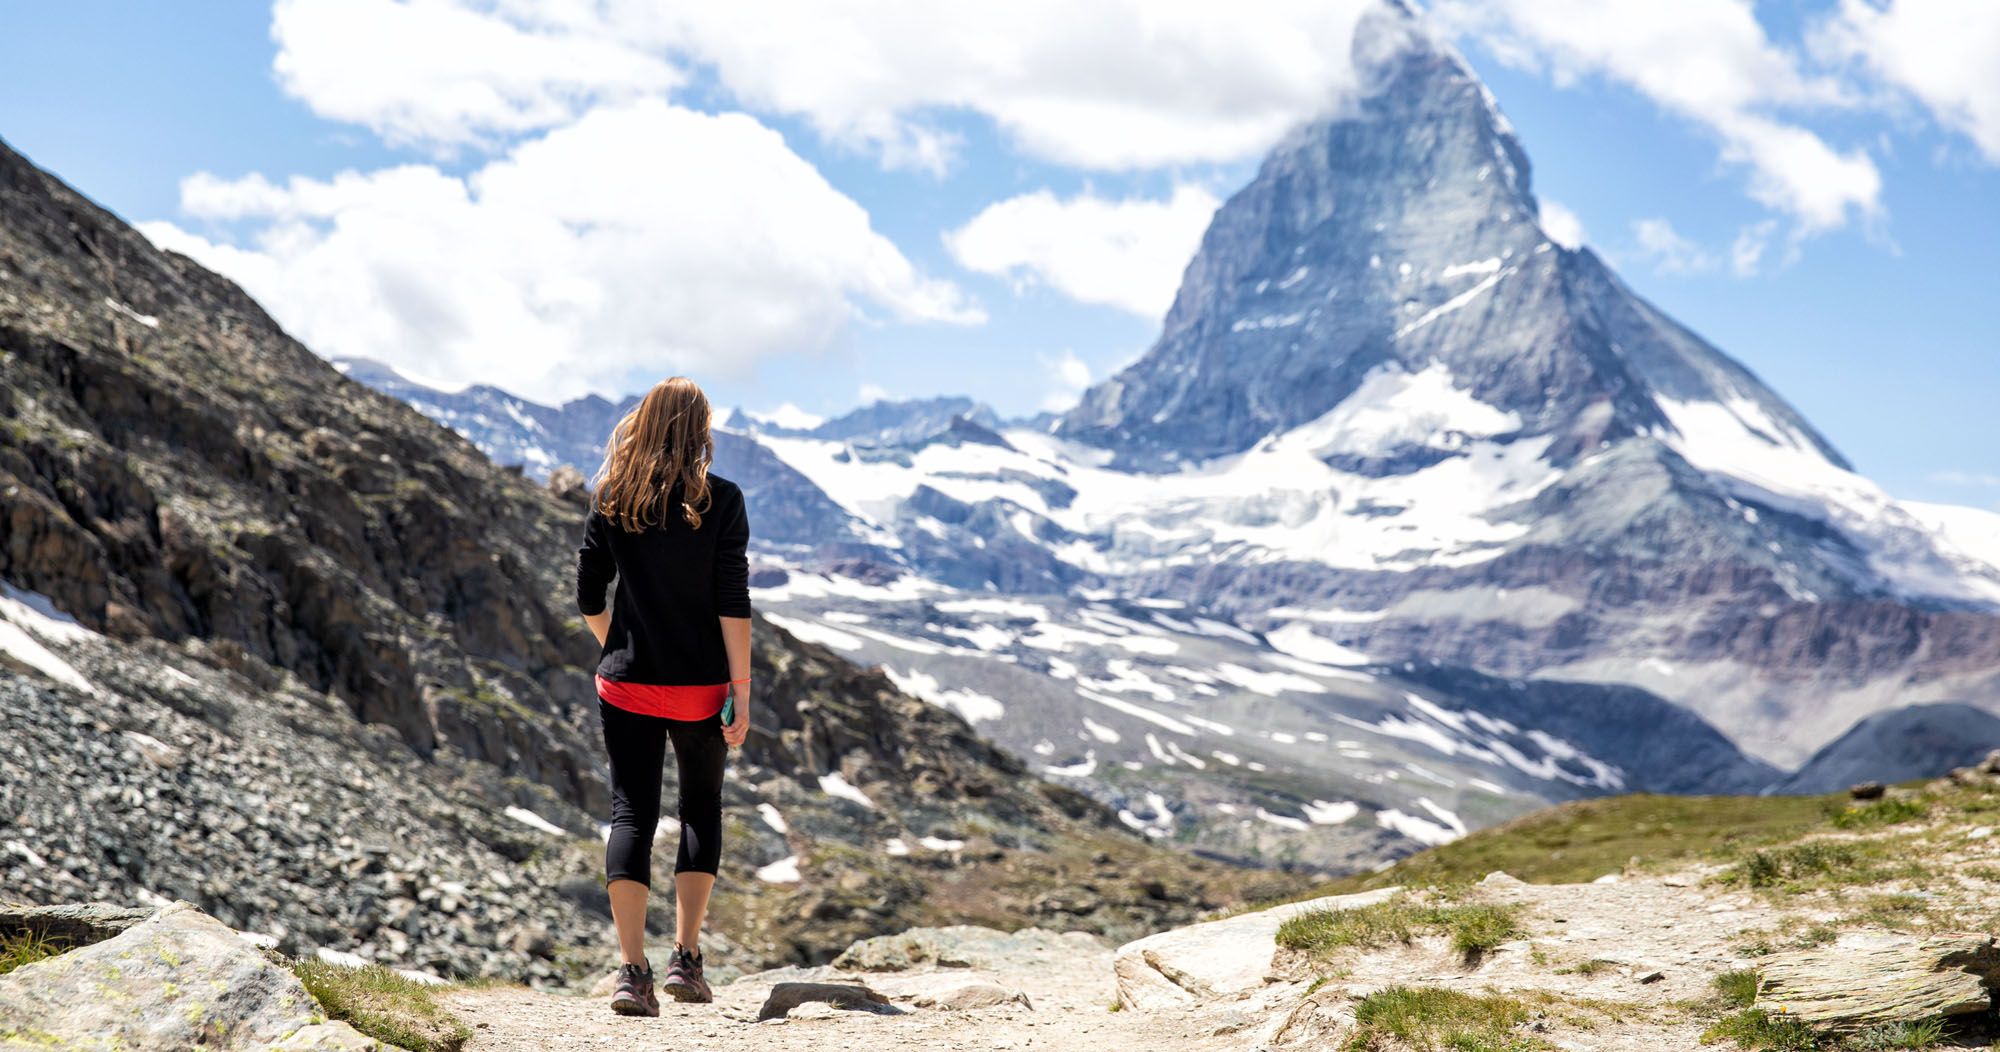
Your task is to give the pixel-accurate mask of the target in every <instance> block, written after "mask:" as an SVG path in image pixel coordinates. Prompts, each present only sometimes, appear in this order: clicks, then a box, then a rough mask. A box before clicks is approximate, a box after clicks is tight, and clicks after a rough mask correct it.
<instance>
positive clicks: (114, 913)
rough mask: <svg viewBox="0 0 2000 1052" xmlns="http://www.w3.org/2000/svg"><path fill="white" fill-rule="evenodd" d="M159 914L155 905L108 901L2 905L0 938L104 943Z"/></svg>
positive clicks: (80, 943) (83, 943) (70, 944)
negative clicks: (22, 936) (32, 938)
mask: <svg viewBox="0 0 2000 1052" xmlns="http://www.w3.org/2000/svg"><path fill="white" fill-rule="evenodd" d="M157 912H159V910H158V909H157V908H156V907H153V906H114V905H112V904H110V903H108V902H84V903H64V904H62V905H59V906H28V905H24V904H21V903H13V902H0V939H9V938H16V937H19V936H21V935H23V934H33V935H37V936H39V937H41V938H44V939H49V940H51V941H54V942H60V943H62V944H64V945H66V946H69V947H71V948H75V947H78V946H88V945H90V944H91V943H93V942H103V941H104V940H106V939H109V938H111V937H112V936H114V935H117V934H118V933H120V932H122V931H124V930H125V929H127V928H130V927H131V926H133V925H134V924H137V923H139V922H140V921H143V920H145V919H146V918H148V917H150V916H152V915H153V914H155V913H157Z"/></svg>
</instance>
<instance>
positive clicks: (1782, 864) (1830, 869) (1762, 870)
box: [1717, 840, 1865, 888]
mask: <svg viewBox="0 0 2000 1052" xmlns="http://www.w3.org/2000/svg"><path fill="white" fill-rule="evenodd" d="M1864 861H1865V860H1864V858H1863V855H1862V851H1861V850H1860V849H1859V848H1857V847H1856V846H1854V845H1853V844H1839V843H1828V842H1826V841H1821V840H1812V841H1807V842H1806V843H1803V844H1793V845H1791V846H1789V847H1781V848H1771V849H1769V850H1764V851H1753V852H1751V853H1750V855H1749V856H1748V857H1747V858H1745V859H1744V860H1743V861H1741V862H1738V863H1737V864H1735V865H1734V866H1731V867H1730V868H1729V869H1727V870H1725V871H1723V873H1722V875H1721V876H1720V877H1718V878H1717V880H1718V881H1719V882H1720V883H1724V884H1737V883H1741V884H1748V885H1749V886H1751V887H1753V888H1770V887H1778V886H1780V885H1784V884H1796V883H1804V882H1807V881H1811V880H1815V879H1817V878H1822V877H1840V876H1852V875H1857V874H1858V873H1859V871H1860V870H1861V868H1862V866H1863V864H1864Z"/></svg>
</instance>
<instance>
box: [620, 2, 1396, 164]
mask: <svg viewBox="0 0 2000 1052" xmlns="http://www.w3.org/2000/svg"><path fill="white" fill-rule="evenodd" d="M660 8H664V9H665V13H664V15H663V16H662V15H655V16H654V17H663V19H664V22H665V24H666V25H667V26H668V27H669V28H668V29H667V30H666V35H667V36H668V37H669V38H671V41H672V43H673V44H674V45H675V46H676V47H677V49H679V50H680V51H682V52H684V53H686V54H687V55H689V56H690V58H691V59H693V60H695V61H698V62H702V63H705V64H708V65H710V66H711V67H712V68H713V69H714V71H715V73H716V75H717V77H718V78H719V80H720V81H721V82H722V83H723V84H724V85H726V86H727V87H728V88H729V89H730V90H731V91H732V92H734V93H735V95H736V96H737V97H738V98H739V99H741V100H742V101H743V102H744V103H745V104H747V105H749V106H751V107H753V108H760V109H769V110H774V111H778V112H784V113H792V114H798V115H801V116H803V117H805V118H806V119H808V120H810V121H811V122H812V123H813V125H814V126H815V127H816V128H818V129H820V130H821V131H822V132H824V133H826V134H828V135H830V136H832V137H834V138H837V139H844V140H849V141H856V142H865V143H872V144H876V145H878V146H881V147H883V148H885V149H892V148H895V145H896V144H899V143H907V142H909V141H911V140H912V139H920V138H921V137H923V136H925V135H930V134H935V132H934V131H933V130H932V129H933V127H934V125H933V124H932V123H931V122H932V121H933V119H934V117H935V114H936V112H937V111H941V110H969V111H972V112H975V113H980V114H983V115H985V116H986V117H988V118H990V119H992V120H993V121H994V122H995V123H996V124H997V125H998V126H999V127H1000V128H1001V129H1003V130H1004V131H1005V132H1006V133H1007V134H1008V135H1009V136H1010V137H1011V138H1012V139H1013V140H1014V141H1015V142H1016V143H1017V144H1018V145H1019V146H1020V148H1021V149H1023V150H1024V151H1026V152H1028V153H1031V154H1034V155H1036V156H1038V157H1041V158H1044V159H1047V160H1052V161H1056V162H1059V163H1063V164H1070V165H1077V166H1082V167H1090V168H1130V167H1151V166H1158V165H1166V164H1176V163H1183V162H1190V161H1220V160H1232V159H1238V158H1245V157H1252V156H1255V155H1258V154H1261V153H1262V152H1263V151H1264V150H1265V149H1267V148H1268V147H1269V146H1270V145H1271V144H1272V143H1274V142H1276V141H1277V139H1278V138H1279V136H1281V135H1283V134H1284V132H1285V131H1287V130H1288V129H1289V128H1291V127H1292V126H1293V125H1294V124H1297V123H1299V122H1300V121H1302V120H1304V119H1307V118H1309V117H1311V116H1313V115H1315V114H1317V113H1320V112H1322V111H1324V110H1326V109H1328V108H1330V107H1332V106H1334V105H1336V104H1337V103H1338V102H1339V101H1340V100H1341V99H1342V98H1343V97H1347V96H1351V95H1352V94H1353V93H1354V92H1355V91H1356V89H1357V88H1358V87H1359V81H1360V78H1359V77H1358V76H1357V74H1356V71H1355V69H1354V66H1353V62H1352V59H1351V55H1352V43H1353V36H1354V29H1355V25H1356V23H1357V22H1358V20H1359V19H1360V18H1361V16H1362V15H1363V14H1364V13H1365V12H1367V11H1371V10H1380V9H1381V4H1380V3H1379V0H1240V2H1237V3H1232V4H1227V5H1218V4H1214V3H1211V2H1208V0H1094V2H1092V3H1088V4H1078V3H1074V2H1071V0H1014V2H1011V3H1004V4H996V3H985V2H978V0H959V2H951V0H939V2H935V3H921V4H910V3H900V4H899V3H884V2H881V0H765V2H762V3H757V4H729V3H709V4H687V3H676V2H666V3H664V4H641V5H638V9H639V10H646V11H649V12H653V11H658V10H659V9H660Z"/></svg>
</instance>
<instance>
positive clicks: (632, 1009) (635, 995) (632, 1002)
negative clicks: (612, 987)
mask: <svg viewBox="0 0 2000 1052" xmlns="http://www.w3.org/2000/svg"><path fill="white" fill-rule="evenodd" d="M611 1010H612V1011H614V1012H616V1013H618V1014H619V1015H659V1014H660V999H659V998H658V997H655V996H653V969H652V967H651V966H650V965H644V964H621V965H619V966H618V989H617V990H616V991H615V992H613V993H612V995H611Z"/></svg>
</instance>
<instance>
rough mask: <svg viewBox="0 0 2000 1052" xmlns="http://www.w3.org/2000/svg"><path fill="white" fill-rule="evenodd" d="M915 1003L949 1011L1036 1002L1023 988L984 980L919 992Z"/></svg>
mask: <svg viewBox="0 0 2000 1052" xmlns="http://www.w3.org/2000/svg"><path fill="white" fill-rule="evenodd" d="M915 1003H916V1005H917V1007H919V1008H937V1009H942V1010H944V1011H947V1012H968V1011H971V1010H973V1009H975V1008H995V1007H998V1006H1000V1005H1020V1006H1021V1007H1023V1008H1030V1009H1031V1008H1033V1007H1035V1006H1034V1003H1033V1002H1032V1001H1030V1000H1028V995H1027V994H1026V993H1025V992H1023V991H1021V990H1010V989H1008V988H1007V987H1004V986H1001V985H999V984H997V983H989V982H983V981H977V980H975V981H972V982H961V983H954V984H951V985H948V986H945V987H942V988H940V989H938V990H934V991H930V992H926V993H922V994H918V995H917V996H916V998H915Z"/></svg>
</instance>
